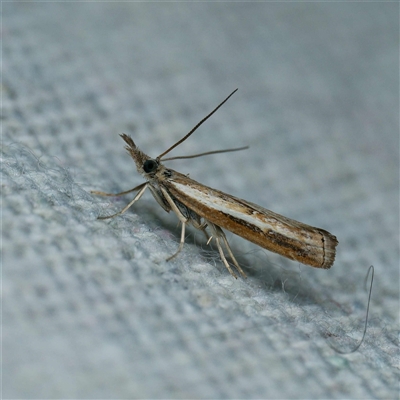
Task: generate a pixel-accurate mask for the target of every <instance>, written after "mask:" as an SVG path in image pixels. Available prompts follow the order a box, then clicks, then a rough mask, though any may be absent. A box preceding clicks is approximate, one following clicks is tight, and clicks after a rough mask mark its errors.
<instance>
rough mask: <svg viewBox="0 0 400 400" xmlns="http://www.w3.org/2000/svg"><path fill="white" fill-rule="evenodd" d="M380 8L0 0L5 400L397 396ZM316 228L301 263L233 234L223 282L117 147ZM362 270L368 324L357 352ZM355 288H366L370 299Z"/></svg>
mask: <svg viewBox="0 0 400 400" xmlns="http://www.w3.org/2000/svg"><path fill="white" fill-rule="evenodd" d="M398 8H399V5H398V4H397V3H371V2H369V3H354V2H353V3H343V2H341V3H198V2H195V3H120V2H115V3H100V2H98V3H97V2H91V3H65V2H63V3H39V2H36V3H21V2H20V3H17V2H15V3H3V5H2V12H3V17H2V18H3V19H2V20H3V26H2V50H3V52H2V72H3V75H2V76H3V81H2V107H3V120H2V133H3V143H2V151H3V162H2V239H3V241H2V254H3V263H2V266H3V269H2V278H3V283H2V291H3V292H2V296H3V297H2V298H3V317H2V318H3V319H2V335H3V336H2V345H3V346H2V362H3V364H2V367H3V369H2V374H3V375H2V376H3V381H2V382H3V388H2V396H3V398H9V399H11V398H20V399H22V398H24V399H32V398H53V399H66V398H79V399H84V398H98V399H100V398H104V399H116V398H126V399H127V398H130V399H133V398H271V399H272V398H274V399H278V398H279V399H288V398H304V399H305V398H325V399H328V398H338V399H342V398H348V399H356V398H357V399H361V398H363V399H364V398H381V399H395V398H398V382H399V375H398V371H399V369H398V367H399V348H398V337H399V336H398V332H399V331H398V328H399V316H398V312H399V234H398V233H399V198H398V197H399V173H398V167H399V162H398V161H399V160H398V149H399V143H398V128H399V127H398V122H399V94H398V92H399V75H398V71H399V62H398V60H399V42H398V38H399V24H398V11H399V10H398ZM236 87H239V91H238V93H236V94H235V95H234V96H233V98H232V99H230V100H229V102H228V103H227V104H226V105H224V107H223V108H222V109H221V110H220V111H218V113H217V114H215V115H214V116H213V117H212V118H211V119H210V120H209V121H207V123H206V124H205V125H203V126H202V127H201V128H200V129H199V131H198V132H196V133H195V134H194V135H193V137H191V138H190V140H188V141H187V142H185V143H184V144H182V145H181V146H180V147H179V148H178V149H176V150H174V151H173V153H171V156H173V155H187V154H194V153H199V152H203V151H209V150H215V149H221V148H230V147H238V146H242V145H249V146H250V149H249V150H247V151H243V152H238V153H234V154H221V155H215V156H208V157H204V158H199V159H193V160H182V161H171V162H170V163H168V166H170V167H171V168H174V169H176V170H178V171H180V172H182V173H189V174H190V177H192V178H193V179H196V180H198V181H200V182H202V183H204V184H206V185H209V186H211V187H214V188H218V189H220V190H223V191H225V192H227V193H230V194H233V195H235V196H238V197H242V198H245V199H247V200H249V201H251V202H254V203H257V204H260V205H261V206H263V207H266V208H268V209H271V210H273V211H275V212H278V213H281V214H283V215H285V216H288V217H291V218H294V219H297V220H299V221H302V222H304V223H308V224H311V225H314V226H318V227H321V228H324V229H326V230H329V231H330V232H332V233H333V234H335V235H336V236H337V237H338V240H339V246H338V253H337V259H336V263H335V265H334V266H333V268H332V269H331V270H329V271H322V270H316V269H312V268H310V267H306V266H302V265H300V264H298V263H294V262H290V261H287V260H285V259H283V258H281V257H279V256H276V255H274V254H271V253H268V252H267V251H264V250H262V249H260V248H258V247H256V246H253V245H251V244H249V243H248V242H246V241H245V240H242V239H238V238H235V237H233V235H231V234H229V233H228V240H229V242H230V243H231V247H232V249H233V251H234V253H235V255H236V256H237V258H238V260H239V261H240V263H241V265H242V266H243V268H244V269H245V270H246V272H247V274H248V275H249V277H248V279H247V280H244V279H240V278H239V279H237V280H235V279H233V278H232V277H231V276H230V275H229V273H228V272H227V271H226V269H225V267H224V266H223V264H222V263H221V261H220V259H219V255H218V251H217V250H216V248H215V247H213V248H210V247H209V246H206V243H205V241H204V238H203V237H202V235H200V234H198V233H197V234H196V233H195V232H194V230H193V229H190V230H189V231H188V232H187V240H186V244H185V247H184V250H183V251H182V253H181V254H180V255H179V256H178V257H177V258H176V259H174V260H173V261H171V262H166V261H165V259H166V258H167V257H168V256H169V255H171V254H173V253H174V252H175V251H176V249H177V246H178V242H179V235H180V228H179V227H177V218H176V217H175V216H174V215H168V214H166V213H165V212H164V211H163V210H162V209H161V208H160V207H159V206H158V204H157V203H156V202H155V201H154V199H153V198H152V197H151V196H150V194H149V193H148V194H145V195H144V197H143V198H142V199H141V200H140V202H138V203H137V204H135V205H134V207H132V209H131V210H129V211H128V212H127V213H126V214H124V215H123V216H121V217H118V218H115V219H112V220H105V221H100V220H97V219H96V218H97V216H99V215H106V214H111V213H114V212H117V211H118V210H120V209H122V208H123V207H124V206H125V205H126V204H127V203H128V202H129V200H130V199H132V196H131V195H127V196H126V197H120V198H101V197H96V196H93V195H91V194H90V190H93V189H94V190H104V191H111V192H116V191H122V190H127V189H129V188H132V187H134V186H135V185H138V184H140V183H141V182H142V178H141V177H140V176H139V175H138V174H137V173H136V170H135V166H134V163H133V162H132V160H131V159H130V157H129V155H128V154H127V153H126V151H125V150H124V148H123V145H124V143H123V142H122V140H121V139H120V138H119V136H118V134H120V133H122V132H124V133H126V134H129V135H131V136H132V137H133V139H134V140H135V142H136V143H137V144H138V146H139V147H141V148H142V149H143V150H144V151H145V152H146V153H148V154H150V155H152V156H157V155H159V154H160V153H161V152H162V151H164V150H165V149H166V148H168V147H169V146H171V145H172V144H173V143H174V142H176V141H177V140H178V139H180V138H181V137H182V136H183V135H184V134H186V133H187V132H188V131H189V130H190V129H191V128H192V127H193V126H194V125H195V124H196V123H197V122H198V121H199V120H200V119H202V118H203V117H204V116H205V115H206V114H207V113H208V112H209V111H211V110H212V109H213V108H214V107H215V106H216V105H217V104H218V103H219V102H220V101H222V100H223V99H224V98H225V97H226V96H227V95H228V94H229V93H230V92H231V91H232V90H234V89H235V88H236ZM371 264H373V265H374V266H375V283H374V287H373V294H372V303H371V314H370V320H369V330H368V332H367V336H366V338H365V342H364V343H363V345H362V346H361V348H360V349H359V351H358V352H356V353H354V354H350V355H340V354H338V353H336V352H335V351H333V350H332V349H331V347H330V343H332V345H334V346H336V347H338V348H340V349H350V348H351V347H352V346H354V345H355V344H356V343H357V342H358V340H359V339H360V338H361V333H362V329H363V321H364V316H365V310H366V301H367V296H368V292H367V291H366V287H365V284H364V279H365V276H366V273H367V269H368V267H369V265H371ZM367 286H368V285H367Z"/></svg>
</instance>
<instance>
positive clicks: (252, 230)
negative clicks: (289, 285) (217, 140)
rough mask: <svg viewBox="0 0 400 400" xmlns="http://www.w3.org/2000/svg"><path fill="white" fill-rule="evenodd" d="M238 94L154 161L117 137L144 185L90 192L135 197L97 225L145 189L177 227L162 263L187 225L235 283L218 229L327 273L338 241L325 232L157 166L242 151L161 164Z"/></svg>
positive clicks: (182, 237) (111, 216)
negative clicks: (172, 215) (213, 249)
mask: <svg viewBox="0 0 400 400" xmlns="http://www.w3.org/2000/svg"><path fill="white" fill-rule="evenodd" d="M237 90H238V89H236V90H234V91H233V92H232V93H231V94H230V95H229V96H228V97H227V98H226V99H225V100H224V101H223V102H222V103H220V104H219V105H218V106H217V107H216V108H215V109H214V110H213V111H212V112H210V113H209V114H208V115H207V116H206V117H205V118H203V119H202V120H201V121H200V122H199V123H198V124H197V125H196V126H195V127H194V128H193V129H192V130H191V131H190V132H189V133H188V134H187V135H185V136H184V137H183V138H182V139H180V140H179V141H178V142H176V143H175V144H174V145H172V146H171V147H170V148H169V149H168V150H166V151H164V152H163V153H162V154H160V155H159V156H158V157H156V158H152V157H150V156H148V155H147V154H145V153H143V152H142V151H141V150H140V149H139V148H138V147H137V146H136V144H135V143H134V141H133V140H132V138H131V137H130V136H128V135H126V134H122V135H120V136H121V137H122V139H123V140H124V141H125V143H126V147H125V148H126V150H127V151H128V152H129V154H130V155H131V157H132V158H133V160H134V162H135V164H136V168H137V170H138V172H139V173H140V174H141V175H142V176H143V177H144V178H145V179H146V182H145V183H142V184H140V185H138V186H136V187H134V188H133V189H130V190H127V191H125V192H121V193H115V194H113V193H105V192H100V191H92V193H93V194H96V195H100V196H121V195H125V194H128V193H131V192H137V194H136V195H135V197H134V198H133V200H132V201H131V202H130V203H129V204H128V205H127V206H126V207H124V208H123V209H122V210H121V211H119V212H117V213H116V214H113V215H109V216H102V217H99V219H107V218H113V217H116V216H117V215H121V214H123V213H124V212H125V211H126V210H128V209H129V208H130V207H131V206H132V205H133V204H134V203H136V202H137V201H138V200H139V199H140V198H141V197H142V195H143V193H144V192H145V191H146V189H150V192H151V193H152V195H153V196H154V198H155V199H156V201H157V202H158V204H159V205H160V206H161V207H162V208H163V209H164V210H165V211H167V212H170V211H173V212H174V213H175V214H176V215H177V217H178V219H179V221H180V222H181V224H182V228H181V238H180V243H179V247H178V250H177V251H176V252H175V253H174V254H173V255H171V256H170V257H169V258H168V259H167V261H169V260H172V259H173V258H174V257H176V256H177V255H178V254H179V253H180V252H181V251H182V248H183V245H184V243H185V229H186V225H187V224H191V225H192V226H194V227H195V228H196V229H199V230H201V231H202V232H203V233H204V234H205V236H206V238H207V244H209V243H210V242H211V241H212V240H213V239H214V240H215V243H216V245H217V248H218V251H219V254H220V256H221V260H222V262H223V263H224V265H225V267H226V268H227V269H228V271H229V272H230V274H231V275H232V276H233V277H235V278H237V275H236V273H235V272H234V271H233V270H232V268H231V265H230V264H229V262H228V261H227V259H226V256H225V251H226V252H227V253H228V255H229V257H230V259H231V260H232V262H233V265H234V266H235V268H236V270H237V271H238V272H239V273H240V274H241V275H242V276H243V277H246V274H245V273H244V271H243V270H242V268H241V267H240V265H239V263H238V262H237V260H236V258H235V257H234V255H233V253H232V250H231V248H230V246H229V243H228V241H227V239H226V236H225V233H224V231H223V230H222V229H226V230H228V231H231V232H233V233H234V234H236V235H239V236H241V237H242V238H244V239H247V240H249V241H251V242H253V243H255V244H257V245H259V246H261V247H263V248H264V249H267V250H269V251H273V252H275V253H278V254H280V255H282V256H284V257H287V258H289V259H291V260H295V261H298V262H300V263H302V264H306V265H309V266H312V267H316V268H323V269H328V268H330V267H331V266H332V265H333V263H334V260H335V251H336V250H335V249H336V246H337V244H338V241H337V239H336V237H335V236H333V235H332V234H330V233H329V232H327V231H326V230H324V229H320V228H315V227H312V226H310V225H306V224H303V223H302V222H298V221H295V220H293V219H290V218H287V217H284V216H282V215H279V214H276V213H274V212H272V211H270V210H267V209H265V208H263V207H260V206H258V205H257V204H254V203H250V202H249V201H246V200H242V199H239V198H237V197H234V196H232V195H230V194H226V193H224V192H221V191H220V190H217V189H212V188H210V187H208V186H205V185H203V184H201V183H199V182H196V181H195V180H193V179H191V178H189V177H188V175H184V174H181V173H180V172H177V171H175V170H173V169H170V168H167V167H166V166H165V165H164V164H163V163H162V161H163V162H164V161H170V160H176V159H184V158H194V157H200V156H204V155H209V154H217V153H223V152H229V151H238V150H243V149H245V148H247V147H241V148H235V149H227V150H217V151H209V152H206V153H201V154H196V155H192V156H182V157H171V158H163V157H164V156H165V155H166V154H167V153H169V152H170V151H171V150H173V149H174V148H175V147H177V146H178V145H180V144H181V143H182V142H184V141H185V140H186V139H187V138H188V137H189V136H190V135H192V133H193V132H194V131H196V129H197V128H198V127H199V126H200V125H202V124H203V123H204V122H205V121H206V120H207V119H208V118H210V117H211V115H213V114H214V113H215V112H216V111H217V110H218V109H219V108H220V107H221V106H222V105H223V104H224V103H225V102H227V101H228V99H229V98H230V97H231V96H232V95H233V94H234V93H235V92H236V91H237ZM224 249H225V251H224Z"/></svg>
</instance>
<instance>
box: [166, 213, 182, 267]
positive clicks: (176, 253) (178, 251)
mask: <svg viewBox="0 0 400 400" xmlns="http://www.w3.org/2000/svg"><path fill="white" fill-rule="evenodd" d="M185 226H186V222H184V221H182V230H181V241H180V243H179V247H178V250H177V251H176V252H175V253H174V254H172V256H170V257H168V258H167V261H171V260H172V259H173V258H175V257H176V256H177V255H178V254H179V253H180V252H181V251H182V249H183V245H184V244H185Z"/></svg>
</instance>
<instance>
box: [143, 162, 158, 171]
mask: <svg viewBox="0 0 400 400" xmlns="http://www.w3.org/2000/svg"><path fill="white" fill-rule="evenodd" d="M157 167H158V164H157V161H155V160H146V161H145V162H144V164H143V169H144V172H146V173H147V174H148V173H149V172H154V171H155V170H156V169H157Z"/></svg>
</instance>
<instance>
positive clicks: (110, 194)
mask: <svg viewBox="0 0 400 400" xmlns="http://www.w3.org/2000/svg"><path fill="white" fill-rule="evenodd" d="M145 185H147V182H145V183H142V184H140V185H139V186H136V187H134V188H133V189H129V190H126V191H125V192H121V193H106V192H100V191H98V190H91V191H90V193H92V194H95V195H97V196H123V195H124V194H128V193H131V192H136V191H137V190H140V189H141V188H142V187H143V186H145Z"/></svg>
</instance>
